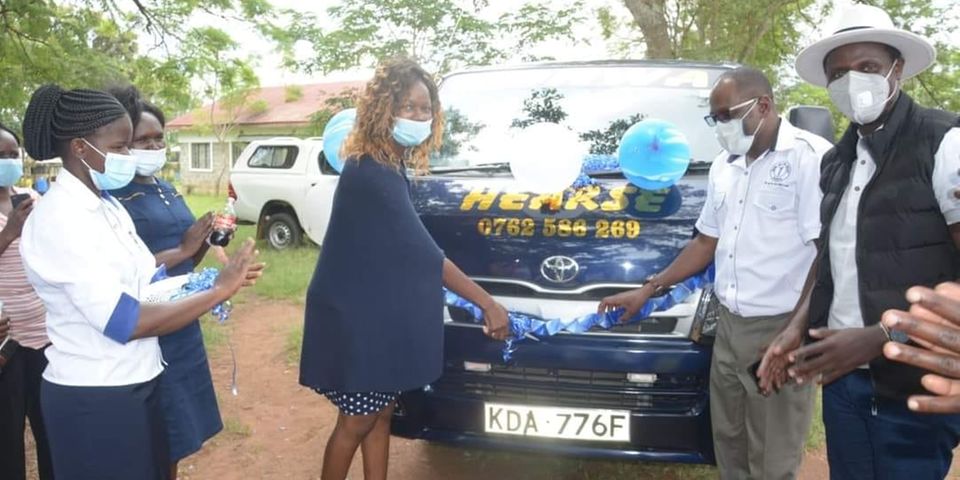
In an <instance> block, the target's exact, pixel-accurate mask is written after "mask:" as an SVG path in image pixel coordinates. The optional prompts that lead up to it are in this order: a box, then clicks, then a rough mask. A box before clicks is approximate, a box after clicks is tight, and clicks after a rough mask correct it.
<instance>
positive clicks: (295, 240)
mask: <svg viewBox="0 0 960 480" xmlns="http://www.w3.org/2000/svg"><path fill="white" fill-rule="evenodd" d="M266 232H267V233H266V236H267V243H268V244H269V245H270V246H271V247H273V248H274V249H276V250H285V249H287V248H290V247H295V246H297V245H300V239H301V233H300V225H299V224H298V223H297V221H296V219H294V218H293V217H292V216H291V215H290V214H287V213H275V214H273V215H270V216H269V217H267V228H266Z"/></svg>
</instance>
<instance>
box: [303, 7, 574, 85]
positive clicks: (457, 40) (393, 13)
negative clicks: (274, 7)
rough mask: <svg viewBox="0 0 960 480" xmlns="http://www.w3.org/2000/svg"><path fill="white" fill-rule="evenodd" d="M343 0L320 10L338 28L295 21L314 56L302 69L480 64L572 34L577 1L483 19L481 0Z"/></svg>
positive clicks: (444, 68) (441, 68)
mask: <svg viewBox="0 0 960 480" xmlns="http://www.w3.org/2000/svg"><path fill="white" fill-rule="evenodd" d="M462 5H464V2H459V1H455V0H377V1H368V0H343V1H342V2H341V3H339V4H338V5H335V6H333V7H331V8H330V9H329V10H328V14H329V16H330V18H331V20H332V22H331V23H332V24H333V25H337V26H338V27H339V28H338V29H331V30H326V31H325V30H321V29H320V28H319V27H316V26H315V25H319V22H317V21H316V19H315V18H313V17H311V16H304V17H302V18H301V19H300V21H298V22H297V23H298V26H297V27H296V30H297V32H298V34H299V38H303V39H309V40H310V41H311V42H312V43H313V45H314V49H315V51H316V56H315V57H314V59H313V60H312V61H311V62H309V63H308V64H307V65H306V66H305V68H306V70H308V71H321V72H324V73H326V72H332V71H336V70H346V69H350V68H353V67H357V66H372V65H375V64H376V63H378V62H379V61H380V60H382V59H385V58H389V57H393V56H399V55H404V56H408V57H411V58H414V59H416V60H417V61H419V62H420V63H421V64H422V65H423V66H424V67H425V68H427V69H428V70H430V71H433V72H436V73H438V74H444V73H447V72H449V71H450V70H452V69H454V68H458V67H462V66H466V65H488V64H491V63H494V62H496V61H502V60H505V59H507V58H510V57H511V56H512V55H515V54H520V53H523V52H525V51H526V50H527V49H529V48H530V47H532V46H535V45H537V44H540V43H542V42H545V41H548V40H552V39H564V38H566V39H572V38H573V34H572V31H573V26H574V25H575V24H577V23H580V22H582V21H583V20H584V17H583V15H582V13H581V12H582V11H583V2H582V0H575V1H573V2H566V4H565V5H563V6H560V7H554V6H551V7H547V6H545V5H544V4H541V3H534V2H531V3H528V4H524V5H522V6H520V8H518V9H516V10H513V11H510V12H508V13H505V14H503V15H501V16H500V17H499V18H497V19H496V20H493V21H491V20H488V19H485V18H483V16H482V15H481V12H482V10H483V9H484V8H487V7H488V4H487V1H486V0H475V1H473V2H472V5H469V6H462Z"/></svg>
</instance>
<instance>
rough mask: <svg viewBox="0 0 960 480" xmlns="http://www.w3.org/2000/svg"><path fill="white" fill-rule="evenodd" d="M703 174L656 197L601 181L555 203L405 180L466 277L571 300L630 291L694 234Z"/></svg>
mask: <svg viewBox="0 0 960 480" xmlns="http://www.w3.org/2000/svg"><path fill="white" fill-rule="evenodd" d="M706 174H707V172H706V171H702V172H697V171H692V172H688V174H687V175H686V176H685V177H684V178H683V179H682V180H681V181H680V182H678V183H677V184H676V185H674V186H673V187H671V188H669V189H665V190H661V191H649V190H641V189H639V188H637V187H635V186H633V185H631V184H629V183H628V182H627V181H626V180H624V179H622V178H619V179H600V180H594V181H593V185H588V186H585V187H581V188H578V189H569V190H567V191H566V192H564V194H563V195H562V197H561V196H560V195H537V194H533V193H529V192H523V191H519V190H517V189H516V188H515V183H514V181H513V180H512V179H511V178H509V177H495V176H486V175H484V176H479V177H470V176H457V177H454V176H449V175H432V176H426V177H419V178H414V179H412V180H411V191H412V196H413V201H414V204H415V206H416V209H417V211H418V212H419V213H420V216H421V219H422V220H423V223H424V225H426V227H427V229H428V230H429V231H430V233H431V234H432V236H433V238H434V239H435V240H436V242H437V244H438V245H439V246H440V248H442V249H443V250H444V252H445V254H446V256H447V258H449V259H450V260H452V261H453V262H454V263H456V264H457V266H459V267H460V268H461V269H462V270H463V271H464V272H465V273H466V274H467V275H469V276H471V277H474V278H479V279H484V280H493V281H504V282H506V283H516V284H524V285H527V286H531V287H533V288H535V289H537V290H539V291H558V292H561V293H562V292H569V291H576V290H582V289H586V288H591V287H597V286H604V285H607V286H616V285H621V286H622V285H623V284H638V283H642V282H643V280H644V279H645V278H646V277H647V276H649V275H650V274H652V273H655V272H658V271H660V270H662V269H664V268H666V267H667V265H669V264H670V262H671V261H673V259H674V258H675V257H676V256H677V255H678V254H679V252H680V250H681V249H682V248H683V247H684V246H685V245H686V243H687V242H688V241H689V239H690V238H691V237H692V236H693V234H694V224H695V223H696V220H697V217H698V216H699V214H700V209H701V207H702V206H703V204H704V200H705V198H706V185H707V175H706Z"/></svg>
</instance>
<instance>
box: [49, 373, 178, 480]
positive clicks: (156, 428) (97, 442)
mask: <svg viewBox="0 0 960 480" xmlns="http://www.w3.org/2000/svg"><path fill="white" fill-rule="evenodd" d="M159 383H160V382H159V380H158V379H157V378H155V379H153V380H151V381H149V382H146V383H139V384H135V385H125V386H122V387H69V386H65V385H57V384H54V383H50V382H48V381H46V380H44V381H43V383H42V384H41V386H40V407H41V408H42V409H43V421H44V424H45V425H46V427H47V437H48V440H49V442H50V456H51V457H52V458H53V471H54V472H55V475H56V477H57V479H58V480H90V479H97V480H129V479H134V478H136V479H142V480H167V479H168V478H169V477H170V460H169V459H170V456H169V454H168V452H167V431H166V428H165V427H164V424H163V412H162V411H161V408H160V390H159V388H158V385H159Z"/></svg>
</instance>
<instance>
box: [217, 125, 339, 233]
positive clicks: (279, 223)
mask: <svg viewBox="0 0 960 480" xmlns="http://www.w3.org/2000/svg"><path fill="white" fill-rule="evenodd" d="M338 178H339V177H338V176H337V172H336V171H335V170H334V169H333V168H332V167H330V165H329V164H327V163H326V160H325V159H324V156H323V142H322V141H321V140H320V139H319V138H307V139H301V138H293V137H277V138H271V139H269V140H258V141H255V142H252V143H251V144H250V145H248V146H247V148H246V149H245V150H244V151H243V153H242V154H241V155H240V158H238V159H237V162H236V164H234V166H233V170H232V171H231V172H230V190H229V191H230V196H231V197H233V198H235V199H236V204H235V208H236V213H237V219H238V220H239V221H240V222H241V223H244V224H256V225H257V237H258V238H259V237H263V238H265V239H266V240H267V242H268V243H269V244H270V246H271V247H273V248H275V249H279V250H282V249H285V248H290V247H293V246H297V245H299V244H300V243H301V242H302V240H303V235H304V234H306V236H307V237H308V238H309V239H310V240H312V241H313V242H314V243H316V244H320V243H321V241H323V235H324V233H325V232H326V230H327V223H328V221H329V219H330V207H331V204H332V203H333V192H334V190H335V189H336V186H337V179H338Z"/></svg>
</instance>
